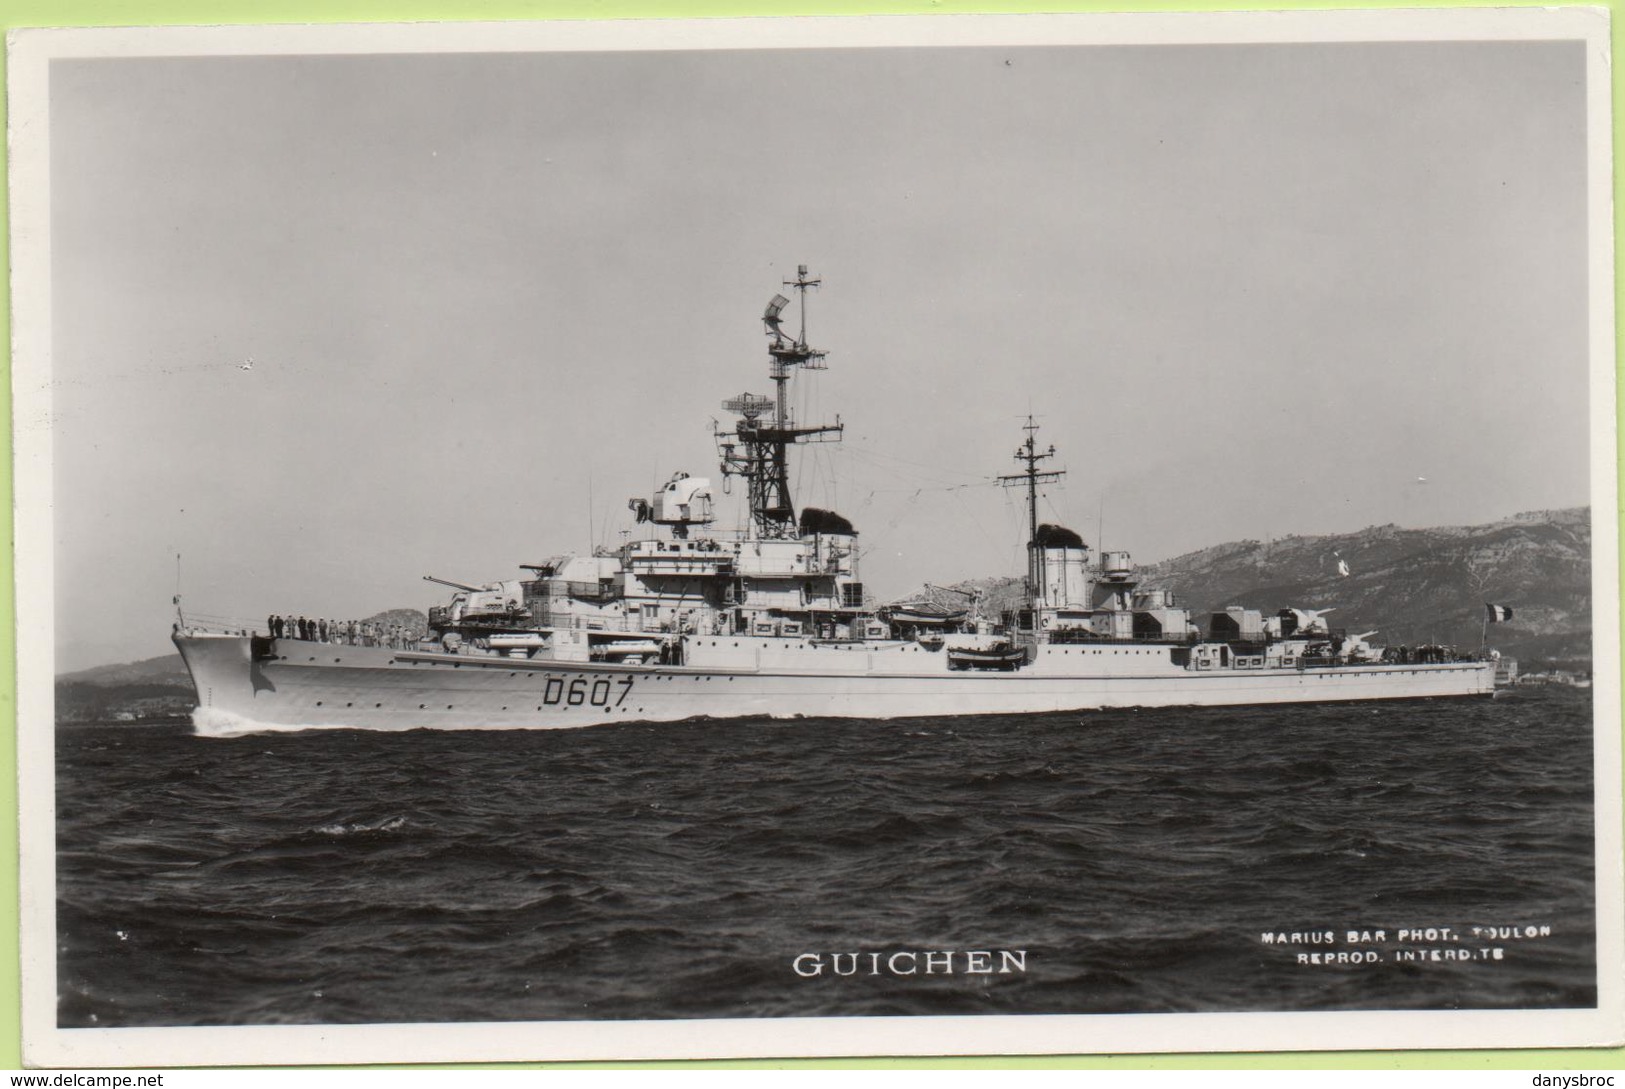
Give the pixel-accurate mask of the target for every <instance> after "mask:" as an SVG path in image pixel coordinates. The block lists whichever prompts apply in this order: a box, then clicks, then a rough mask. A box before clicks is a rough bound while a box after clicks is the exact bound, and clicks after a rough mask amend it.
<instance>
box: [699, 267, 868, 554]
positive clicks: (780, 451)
mask: <svg viewBox="0 0 1625 1089" xmlns="http://www.w3.org/2000/svg"><path fill="white" fill-rule="evenodd" d="M822 282H823V281H821V280H819V279H817V278H809V277H808V275H807V266H806V265H798V266H797V267H796V278H795V279H794V280H786V281H784V286H785V287H790V288H794V289H795V291H796V298H797V300H798V303H799V305H798V310H799V312H800V313H799V317H800V332H799V333H798V334H797V335H796V336H795V337H794V338H792V337H791V336H790V335H789V333H788V332H787V331H786V330H785V328H784V317H785V315H784V309H785V307H787V306H789V305H790V300H789V299H788V298H786V297H785V296H783V295H774V296H773V298H772V299H771V300H769V302H768V304H767V310H766V311H764V312H763V314H762V324H763V326H764V327H765V331H766V333H767V335H768V336H769V337H771V338H772V342H771V343H770V344H769V345H768V347H767V354H768V356H769V357H770V361H769V363H768V377H769V378H771V379H772V380H773V385H774V393H773V396H772V397H767V396H764V395H762V394H758V393H742V394H740V395H739V396H737V397H730V398H729V399H728V400H726V401H724V402H722V407H723V408H725V409H727V410H728V411H729V412H732V413H734V414H735V415H736V416H739V417H740V420H739V421H738V423H736V424H735V425H734V429H733V430H732V431H724V430H720V429H719V430H718V431H717V433H716V437H717V451H718V453H719V454H720V455H721V457H722V479H723V484H724V486H725V487H726V484H727V481H728V478H729V477H730V476H734V475H738V476H742V477H744V478H745V480H746V483H747V484H748V485H749V488H748V495H749V502H750V514H751V520H752V521H753V522H754V524H755V528H756V534H757V536H758V537H761V538H763V539H771V538H784V537H794V536H795V535H796V510H795V503H794V502H793V501H792V500H791V498H790V470H789V461H788V458H787V455H786V451H787V450H788V448H789V447H790V446H791V445H793V444H795V443H801V442H838V441H840V440H839V436H840V434H841V432H842V430H843V426H842V424H841V419H840V417H839V416H837V417H836V418H835V422H834V423H833V424H825V425H821V426H817V427H797V426H795V422H794V421H793V420H792V419H791V418H790V409H789V392H788V390H787V388H786V387H787V386H788V384H789V381H790V377H791V375H792V374H793V373H794V372H795V371H796V369H797V368H799V369H801V370H808V371H821V370H826V369H827V368H828V364H826V363H825V362H824V357H825V355H826V354H827V353H825V352H823V351H821V350H819V349H817V348H812V347H809V346H808V344H807V289H808V288H814V287H817V286H819V284H821V283H822ZM769 412H771V413H772V417H771V420H767V419H764V417H766V416H768V413H769ZM826 436H835V437H834V438H828V437H826Z"/></svg>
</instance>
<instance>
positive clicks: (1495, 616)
mask: <svg viewBox="0 0 1625 1089" xmlns="http://www.w3.org/2000/svg"><path fill="white" fill-rule="evenodd" d="M1484 608H1486V609H1488V610H1489V612H1490V623H1491V624H1499V623H1501V622H1503V621H1506V620H1511V619H1512V610H1511V609H1509V608H1507V607H1506V606H1505V605H1491V604H1490V603H1489V602H1487V601H1486V602H1485V603H1484Z"/></svg>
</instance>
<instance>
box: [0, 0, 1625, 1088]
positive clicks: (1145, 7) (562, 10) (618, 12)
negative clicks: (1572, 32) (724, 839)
mask: <svg viewBox="0 0 1625 1089" xmlns="http://www.w3.org/2000/svg"><path fill="white" fill-rule="evenodd" d="M1620 5H1621V0H1597V2H1594V3H1591V4H1588V5H1586V6H1591V7H1606V8H1608V9H1609V11H1610V14H1611V16H1612V24H1611V28H1610V36H1611V43H1610V46H1611V50H1612V52H1613V55H1614V56H1615V57H1616V58H1617V57H1618V56H1620V55H1621V53H1620V49H1619V46H1620V34H1621V18H1620V10H1619V8H1620ZM1420 6H1427V7H1488V6H1494V7H1514V6H1522V7H1545V6H1551V5H1547V4H1539V3H1526V4H1519V3H1515V2H1513V3H1509V2H1505V0H1503V2H1500V3H1496V4H1493V5H1491V4H1467V3H1452V2H1450V0H1432V2H1430V3H1427V4H1425V5H1424V4H1422V3H1420V2H1419V0H1386V2H1385V0H1366V2H1364V3H1360V4H1348V3H1313V2H1311V3H1303V2H1292V0H1275V2H1270V3H1262V4H1258V5H1248V4H1241V3H1222V2H1214V0H1184V2H1180V0H1162V2H1158V3H1154V4H1132V3H1126V2H1119V3H1109V2H1090V0H1072V2H1070V3H1039V2H1035V0H1004V2H1000V0H982V2H980V3H975V2H958V3H956V2H948V0H798V2H795V3H788V2H782V3H774V2H772V0H0V28H4V29H6V30H10V29H11V28H13V27H33V26H146V25H164V24H178V25H187V24H193V25H196V24H218V23H339V22H423V21H436V20H510V19H656V18H662V19H664V18H677V17H683V18H723V17H730V16H764V15H770V16H789V15H878V14H884V15H921V16H930V15H941V14H970V13H984V12H1000V13H1018V12H1106V11H1244V10H1249V9H1254V8H1265V9H1288V8H1290V9H1296V10H1328V9H1336V8H1348V7H1361V8H1414V7H1420ZM3 63H4V62H3V60H0V64H3ZM3 86H4V85H3V80H0V97H3ZM1620 86H1621V85H1620V80H1619V79H1618V78H1617V77H1616V78H1615V80H1614V85H1613V89H1612V98H1613V111H1614V144H1615V146H1616V147H1618V146H1620V144H1621V143H1622V142H1625V141H1622V140H1621V128H1620V124H1621V117H1622V115H1625V109H1622V105H1625V100H1622V96H1621V89H1620ZM0 159H3V150H0ZM1622 196H1625V189H1622V188H1621V185H1620V179H1619V177H1618V175H1617V174H1616V176H1615V180H1614V203H1615V206H1616V207H1617V206H1619V204H1620V203H1621V197H1622ZM9 211H10V209H9V207H8V206H0V232H3V233H4V235H5V237H6V239H7V241H8V246H9V239H10V231H9V218H8V217H9ZM1618 249H1619V244H1618V232H1617V227H1616V233H1615V250H1616V271H1615V277H1614V278H1615V291H1616V311H1618V310H1619V309H1621V308H1620V307H1619V304H1618V297H1617V292H1618V289H1619V281H1620V277H1619V274H1618V267H1617V251H1618ZM8 252H9V249H8ZM9 285H10V276H9V269H8V275H7V277H6V280H5V282H4V283H0V294H3V296H4V299H5V305H4V306H3V307H0V332H3V336H0V343H3V344H5V345H6V346H7V351H6V380H5V382H4V383H3V384H0V402H3V404H4V417H5V418H6V419H10V415H11V381H10V353H9V345H10V339H11V338H10V321H9V316H10V292H9ZM1616 353H1617V346H1616ZM1617 369H1618V362H1617V355H1616V371H1617ZM1617 410H1618V406H1617V405H1616V417H1617V415H1618V411H1617ZM0 498H3V502H0V512H3V513H0V517H3V518H4V519H5V522H4V525H5V532H4V533H0V562H3V566H4V567H5V569H6V570H8V571H9V570H10V569H11V562H12V535H11V520H10V517H11V514H10V512H11V464H10V461H9V459H6V460H5V461H4V462H3V466H0ZM1616 506H1617V505H1616ZM0 615H3V616H5V617H15V608H14V599H13V592H12V582H11V579H9V578H7V579H5V580H3V581H0ZM20 623H21V624H23V625H24V627H23V630H24V631H26V624H27V619H26V618H21V620H20ZM17 630H18V629H17V625H16V624H6V625H3V626H0V721H3V722H4V723H5V724H6V725H7V726H9V727H10V728H11V729H12V731H13V733H12V735H11V742H10V743H8V744H5V745H0V1068H17V1067H19V1066H20V1065H21V1061H22V1060H21V1050H22V1049H21V1022H20V1018H19V1012H18V1002H17V997H18V995H19V994H20V991H21V984H20V980H19V972H18V943H17V916H18V901H17V893H18V888H17V790H18V783H17V774H16V771H17V768H16V746H15V736H16V735H15V727H16V691H17V678H16V658H15V637H16V632H17ZM526 1065H531V1064H526ZM538 1065H540V1064H538ZM551 1065H553V1066H556V1067H559V1068H571V1067H580V1066H589V1065H590V1066H606V1067H672V1066H684V1067H686V1066H705V1067H713V1068H736V1069H764V1068H767V1069H772V1068H780V1067H786V1066H792V1067H798V1068H803V1069H820V1068H822V1069H843V1068H855V1067H864V1068H888V1067H909V1068H926V1069H929V1068H957V1069H976V1068H995V1067H996V1068H1001V1069H1002V1068H1009V1067H1018V1068H1025V1069H1034V1070H1039V1069H1056V1068H1069V1069H1094V1070H1232V1069H1251V1068H1257V1067H1264V1068H1271V1069H1280V1070H1308V1069H1349V1070H1385V1069H1388V1070H1392V1069H1446V1070H1464V1069H1465V1070H1472V1069H1480V1070H1496V1069H1534V1070H1546V1071H1550V1070H1588V1069H1625V1048H1616V1049H1612V1050H1574V1049H1566V1050H1557V1049H1554V1050H1520V1051H1406V1052H1374V1051H1365V1052H1294V1053H1279V1054H1269V1055H1260V1054H1239V1055H1120V1056H1119V1055H1108V1056H1052V1057H1040V1058H1003V1057H999V1058H951V1059H918V1058H915V1059H851V1060H841V1059H824V1060H819V1059H809V1060H800V1061H796V1062H783V1061H762V1060H751V1061H736V1062H709V1063H698V1064H695V1063H606V1064H582V1063H559V1064H551Z"/></svg>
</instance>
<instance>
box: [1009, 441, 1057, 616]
mask: <svg viewBox="0 0 1625 1089" xmlns="http://www.w3.org/2000/svg"><path fill="white" fill-rule="evenodd" d="M1023 430H1024V431H1026V432H1027V441H1026V442H1024V443H1022V444H1021V445H1020V446H1019V447H1017V448H1016V453H1015V458H1016V460H1017V461H1019V462H1022V463H1023V464H1024V465H1025V466H1026V468H1024V469H1023V470H1022V471H1021V472H1019V473H1012V474H1009V475H1007V476H1001V477H999V478H998V479H999V483H1000V484H1002V485H1004V486H1005V487H1006V488H1009V487H1014V486H1017V485H1021V484H1025V485H1026V487H1027V606H1028V608H1030V609H1031V610H1032V614H1033V630H1034V631H1037V629H1038V614H1039V611H1040V610H1042V609H1043V607H1044V550H1043V549H1042V548H1040V547H1039V545H1038V485H1039V484H1040V483H1042V482H1047V481H1051V480H1059V479H1061V477H1063V476H1065V475H1066V470H1065V469H1044V470H1040V469H1039V468H1038V463H1039V462H1041V461H1045V460H1047V459H1049V458H1052V457H1054V456H1055V447H1054V446H1053V445H1051V446H1050V448H1049V449H1048V450H1040V449H1038V424H1037V423H1036V422H1034V420H1033V418H1032V417H1031V416H1028V417H1027V423H1026V425H1025V426H1024V427H1023Z"/></svg>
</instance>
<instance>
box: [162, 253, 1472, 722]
mask: <svg viewBox="0 0 1625 1089" xmlns="http://www.w3.org/2000/svg"><path fill="white" fill-rule="evenodd" d="M820 284H821V281H820V280H819V279H818V278H816V277H812V276H810V275H809V273H808V270H807V267H806V266H804V265H803V266H799V267H798V269H797V273H796V276H795V278H794V279H793V280H785V281H784V284H783V286H784V287H785V288H786V289H788V290H790V291H792V292H794V293H795V294H796V296H797V305H796V311H797V312H798V315H799V322H798V327H797V328H796V329H794V330H792V329H791V328H789V327H788V323H789V320H790V317H791V315H790V313H789V312H788V311H789V308H790V307H791V305H792V301H791V299H790V298H788V297H786V296H785V295H784V294H782V293H777V294H775V295H774V296H773V298H772V300H771V301H770V302H769V304H768V306H767V309H766V311H765V312H764V314H763V317H762V323H763V327H764V332H765V334H766V336H767V338H768V349H767V351H768V360H767V364H768V378H769V379H770V381H771V382H772V393H770V394H759V393H742V394H739V395H737V396H734V397H730V398H728V399H727V400H725V401H724V402H723V403H722V407H723V408H724V409H725V410H726V411H727V412H728V413H730V414H731V416H732V418H733V419H732V424H731V426H730V425H714V426H713V432H714V437H715V442H716V456H717V458H718V464H719V469H720V473H721V477H722V480H721V488H720V489H719V488H717V487H715V486H714V485H713V481H712V479H711V478H709V477H703V476H693V475H690V474H689V473H687V472H684V471H677V472H674V473H672V474H671V476H670V478H669V479H668V480H667V481H666V483H664V484H663V485H661V486H660V487H659V488H658V489H656V490H655V492H654V494H653V495H650V496H647V497H644V496H639V497H635V498H633V499H631V500H630V501H629V503H628V507H629V509H630V512H631V515H632V516H633V519H635V523H634V524H635V527H636V528H635V529H634V530H633V531H632V532H630V533H628V534H626V535H625V540H624V541H623V543H622V544H621V545H620V546H619V547H618V548H614V549H609V548H603V547H600V548H593V549H588V550H583V551H580V552H574V553H566V554H562V555H556V556H552V557H549V558H546V559H543V560H541V561H540V562H535V563H527V564H520V565H517V566H518V570H519V571H520V572H521V574H519V575H517V576H516V577H511V578H505V579H498V580H495V581H491V582H484V583H472V582H458V581H454V580H449V579H442V578H440V577H438V576H425V578H426V579H428V580H429V581H431V582H436V583H440V584H443V585H444V586H445V587H446V588H447V589H449V590H450V591H452V593H451V596H450V599H449V600H447V601H444V603H442V604H439V605H435V606H432V607H431V608H429V610H428V622H427V626H426V629H423V630H414V631H411V632H410V633H408V632H406V631H405V630H404V628H401V627H400V626H396V627H395V629H394V630H393V631H391V632H390V633H388V635H387V636H386V634H385V633H384V632H383V631H381V630H380V629H378V628H377V627H376V626H374V625H368V624H363V625H356V624H354V623H348V624H328V623H326V622H322V623H320V624H317V623H313V622H306V623H295V622H294V621H292V620H284V619H282V618H278V617H271V618H269V619H268V620H267V621H266V629H267V630H259V625H257V624H256V625H254V626H239V627H228V628H221V627H218V626H211V625H210V624H206V623H202V622H199V621H198V620H196V619H193V618H189V617H188V616H187V615H186V613H185V612H184V611H182V610H181V609H180V603H179V600H178V599H177V603H176V604H177V612H178V616H177V620H176V622H175V624H174V630H173V640H174V642H175V644H176V646H177V647H178V648H179V650H180V653H181V655H182V657H183V658H184V659H185V662H186V667H187V669H188V670H189V671H190V673H191V678H192V682H193V684H194V686H195V688H196V691H197V708H196V710H195V711H194V713H193V721H194V725H195V727H196V728H197V730H198V731H199V732H202V733H241V732H255V731H267V730H305V729H368V730H412V729H557V728H568V727H580V726H591V725H598V724H605V723H618V722H678V721H683V720H689V719H700V718H713V719H717V718H726V719H735V718H795V717H809V718H859V719H874V720H890V719H905V718H915V717H922V716H962V715H1014V714H1028V713H1044V712H1080V713H1086V712H1090V711H1099V710H1103V709H1108V708H1133V707H1142V708H1149V707H1175V706H1199V707H1215V706H1229V707H1244V706H1249V705H1265V704H1300V703H1301V704H1312V703H1328V702H1340V701H1355V700H1394V699H1417V698H1444V697H1472V696H1486V695H1490V694H1492V693H1493V691H1494V687H1495V678H1494V671H1495V667H1494V664H1493V662H1492V661H1490V660H1488V659H1487V658H1486V657H1485V656H1484V655H1483V654H1462V653H1457V652H1456V651H1454V650H1453V649H1451V648H1445V647H1437V646H1429V647H1417V648H1410V647H1402V648H1394V647H1384V646H1381V645H1378V644H1374V643H1372V642H1371V641H1370V639H1371V637H1372V636H1374V635H1375V634H1377V633H1375V632H1365V633H1358V634H1350V633H1347V632H1344V631H1341V630H1338V629H1334V628H1332V627H1331V626H1330V622H1329V621H1328V619H1327V616H1326V614H1327V613H1329V612H1330V611H1331V610H1329V609H1319V610H1310V609H1303V608H1298V607H1293V606H1285V607H1282V608H1279V609H1278V610H1276V611H1274V612H1272V613H1265V612H1263V611H1261V610H1258V609H1252V608H1247V607H1242V606H1232V607H1229V608H1226V609H1224V610H1223V611H1219V612H1214V613H1212V614H1210V615H1208V616H1207V617H1197V616H1193V615H1192V613H1191V611H1190V610H1189V609H1187V608H1185V607H1184V606H1182V605H1181V604H1180V603H1179V602H1178V600H1176V598H1175V597H1174V595H1173V594H1171V593H1169V592H1168V591H1166V590H1160V589H1156V588H1154V587H1144V586H1142V585H1141V584H1140V581H1139V580H1138V579H1137V577H1136V574H1135V566H1134V563H1133V561H1132V558H1131V557H1130V555H1129V554H1128V553H1127V552H1124V551H1100V552H1098V553H1097V551H1096V550H1094V549H1091V548H1090V547H1089V546H1088V545H1087V544H1086V543H1085V542H1084V541H1083V539H1082V538H1081V537H1080V536H1079V535H1078V534H1077V533H1076V532H1075V531H1073V530H1071V529H1069V528H1067V527H1065V526H1060V525H1055V524H1051V523H1040V522H1039V519H1038V509H1039V495H1040V486H1041V485H1044V484H1047V483H1049V482H1052V481H1055V480H1058V479H1059V478H1060V477H1061V476H1062V475H1063V472H1064V470H1061V469H1057V468H1054V467H1052V463H1051V462H1050V459H1051V458H1053V457H1055V453H1056V451H1055V447H1054V446H1053V445H1048V446H1044V447H1041V446H1040V444H1039V442H1038V437H1037V435H1038V430H1039V428H1038V425H1037V424H1036V423H1035V422H1034V421H1033V419H1032V418H1031V417H1029V418H1028V419H1027V422H1026V425H1025V438H1024V440H1023V441H1022V442H1021V444H1020V446H1019V447H1018V449H1017V450H1016V453H1015V460H1016V466H1017V471H1016V472H1012V473H1007V474H1004V475H1001V476H998V477H996V478H995V480H996V481H997V483H999V484H1002V485H1005V486H1009V487H1013V488H1016V489H1019V490H1021V491H1024V492H1025V499H1026V515H1027V526H1026V529H1027V570H1026V573H1025V578H1024V580H1023V582H1022V597H1021V600H1020V601H1019V602H1017V603H1016V604H1015V606H1014V607H995V604H994V603H990V602H987V601H983V600H981V599H979V598H977V597H976V596H974V595H960V599H959V600H954V599H953V597H954V595H953V593H948V594H941V593H938V594H929V595H924V596H923V597H922V596H917V597H916V598H914V599H911V600H903V601H898V602H892V603H890V604H885V605H878V606H877V605H876V604H875V603H874V602H873V601H872V600H871V596H870V594H869V592H868V591H867V589H866V587H865V586H864V583H863V582H862V580H861V578H860V575H859V559H860V551H859V546H858V537H859V531H858V530H857V528H856V527H855V526H854V525H853V524H852V522H851V521H850V520H848V519H847V518H845V517H843V516H842V515H841V514H839V513H837V512H835V511H832V510H825V509H821V508H815V507H801V508H798V507H797V505H796V503H795V502H794V499H793V497H792V494H791V487H790V481H791V474H790V453H791V451H792V450H794V449H795V448H797V447H798V446H800V445H802V444H806V443H812V442H833V441H840V439H841V437H842V432H843V425H842V423H841V422H840V419H839V417H837V418H836V421H835V422H834V423H833V424H810V425H809V424H803V423H799V422H798V421H796V420H795V419H794V417H793V415H792V413H791V411H790V408H789V406H790V405H791V404H792V403H793V402H792V400H791V396H790V392H791V390H790V387H791V385H792V383H793V382H795V381H798V380H801V379H802V376H803V375H804V374H805V373H806V372H810V371H818V370H824V369H826V368H827V366H828V363H827V353H826V352H825V351H823V350H820V349H816V348H813V347H811V346H810V345H809V343H808V339H807V326H806V314H807V309H806V295H807V292H808V291H809V290H811V289H814V288H816V287H818V286H819V285H820ZM735 480H738V481H741V482H742V483H743V489H742V490H743V492H744V495H743V500H744V507H745V510H744V511H743V512H741V515H742V516H741V517H739V518H738V520H737V522H736V528H734V529H732V530H726V531H723V530H719V529H717V527H716V522H717V506H718V503H719V501H718V497H717V494H716V492H717V491H718V490H722V491H724V492H725V493H726V492H727V491H729V490H731V485H732V484H733V482H734V481H735ZM945 598H946V600H945ZM1004 604H1005V605H1008V604H1009V603H1008V602H1006V603H1004Z"/></svg>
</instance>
